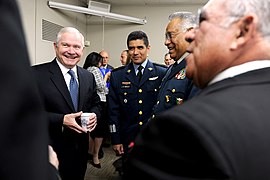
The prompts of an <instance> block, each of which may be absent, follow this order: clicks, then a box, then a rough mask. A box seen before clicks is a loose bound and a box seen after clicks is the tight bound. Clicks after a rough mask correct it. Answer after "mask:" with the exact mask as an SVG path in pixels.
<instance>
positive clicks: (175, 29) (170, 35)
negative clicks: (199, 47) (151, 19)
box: [164, 18, 189, 61]
mask: <svg viewBox="0 0 270 180" xmlns="http://www.w3.org/2000/svg"><path fill="white" fill-rule="evenodd" d="M182 23H183V22H182V20H181V19H179V18H174V19H172V20H171V21H170V22H169V24H168V25H167V28H166V38H165V42H164V44H165V46H167V48H168V50H169V53H170V55H171V58H172V59H174V60H175V61H177V60H179V59H180V58H181V56H182V55H183V54H184V53H185V52H186V48H187V46H188V45H189V43H188V42H187V41H186V40H185V32H183V31H182V28H181V27H182Z"/></svg>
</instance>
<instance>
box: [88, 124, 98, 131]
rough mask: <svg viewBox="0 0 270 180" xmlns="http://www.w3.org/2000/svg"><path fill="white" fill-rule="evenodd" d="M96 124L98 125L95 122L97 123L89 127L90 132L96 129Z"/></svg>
mask: <svg viewBox="0 0 270 180" xmlns="http://www.w3.org/2000/svg"><path fill="white" fill-rule="evenodd" d="M96 125H97V124H95V125H94V126H92V127H91V126H90V128H89V129H90V132H91V131H93V130H94V129H95V127H96Z"/></svg>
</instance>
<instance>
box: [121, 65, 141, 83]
mask: <svg viewBox="0 0 270 180" xmlns="http://www.w3.org/2000/svg"><path fill="white" fill-rule="evenodd" d="M124 72H125V76H126V78H127V79H128V80H129V81H130V82H131V84H134V85H136V86H138V80H137V76H136V73H135V70H134V67H133V64H132V63H130V64H129V65H128V66H126V67H125V69H124Z"/></svg>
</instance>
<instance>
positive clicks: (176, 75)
mask: <svg viewBox="0 0 270 180" xmlns="http://www.w3.org/2000/svg"><path fill="white" fill-rule="evenodd" d="M169 20H170V22H169V23H168V25H167V28H166V38H165V45H166V46H167V48H168V49H169V53H170V55H171V58H173V59H175V63H174V64H173V65H171V66H170V67H169V68H168V71H167V72H166V75H165V77H164V79H163V80H162V83H161V86H160V89H159V94H158V98H157V102H156V104H155V106H154V108H153V114H152V118H154V117H155V116H156V115H157V114H159V113H160V112H162V111H165V110H167V109H169V108H171V107H173V106H175V105H181V104H182V103H183V102H184V101H186V100H188V99H189V98H191V97H193V96H194V95H195V94H196V93H197V92H198V90H199V89H198V88H197V87H196V86H194V85H193V82H192V80H190V79H189V78H187V77H186V60H185V58H186V56H187V55H188V53H185V52H186V48H187V46H188V45H189V43H188V42H187V41H186V40H185V37H184V35H185V33H186V32H187V31H189V30H191V29H192V28H193V27H194V25H195V16H194V15H193V14H192V13H190V12H176V13H173V14H171V15H170V16H169Z"/></svg>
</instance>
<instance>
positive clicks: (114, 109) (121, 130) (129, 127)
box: [108, 61, 166, 145]
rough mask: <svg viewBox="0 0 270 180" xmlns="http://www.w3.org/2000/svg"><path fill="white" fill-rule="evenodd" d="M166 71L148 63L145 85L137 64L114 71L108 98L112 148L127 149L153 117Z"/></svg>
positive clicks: (144, 78) (161, 67)
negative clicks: (153, 110)
mask: <svg viewBox="0 0 270 180" xmlns="http://www.w3.org/2000/svg"><path fill="white" fill-rule="evenodd" d="M165 71H166V67H165V66H162V65H158V64H154V63H152V62H151V61H148V63H147V64H146V67H145V69H144V72H143V76H142V79H141V82H140V83H139V82H138V78H137V77H136V74H135V71H134V67H133V64H132V63H130V64H129V65H127V66H122V67H119V68H117V69H115V70H113V71H112V74H111V78H110V84H111V85H110V89H109V95H108V103H109V104H108V108H109V111H108V112H109V123H110V125H111V126H110V127H111V132H112V134H111V136H112V144H124V145H127V144H128V143H129V142H130V141H133V140H134V137H135V136H136V135H137V133H138V132H139V131H140V129H141V128H142V127H143V126H144V124H145V123H146V122H147V121H148V119H149V117H150V116H151V111H152V108H153V105H154V104H155V102H156V98H157V93H158V88H159V86H160V83H161V80H162V78H163V77H164V75H165Z"/></svg>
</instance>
